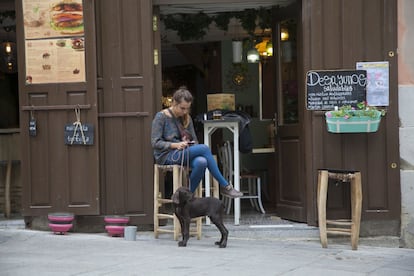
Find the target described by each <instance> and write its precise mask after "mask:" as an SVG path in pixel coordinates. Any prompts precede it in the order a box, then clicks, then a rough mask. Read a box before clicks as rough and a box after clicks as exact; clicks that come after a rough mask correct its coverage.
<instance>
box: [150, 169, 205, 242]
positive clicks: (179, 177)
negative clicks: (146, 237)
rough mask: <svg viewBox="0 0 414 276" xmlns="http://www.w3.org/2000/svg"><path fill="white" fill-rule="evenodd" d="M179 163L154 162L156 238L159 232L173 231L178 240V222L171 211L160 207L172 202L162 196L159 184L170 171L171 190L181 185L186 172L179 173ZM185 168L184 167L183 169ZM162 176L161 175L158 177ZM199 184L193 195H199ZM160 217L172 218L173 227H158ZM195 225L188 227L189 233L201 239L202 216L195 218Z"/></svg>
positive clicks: (179, 230)
mask: <svg viewBox="0 0 414 276" xmlns="http://www.w3.org/2000/svg"><path fill="white" fill-rule="evenodd" d="M181 169H182V168H181V166H180V165H158V164H154V237H155V238H158V235H159V234H161V233H173V236H174V240H178V237H179V235H180V234H181V227H180V222H179V221H178V219H177V217H176V216H175V214H173V213H172V212H170V213H168V212H161V210H160V208H161V206H162V205H163V204H172V200H171V199H170V198H164V197H163V195H162V192H161V191H160V184H164V177H163V176H164V175H165V173H166V172H168V171H171V172H172V175H173V192H174V191H175V190H177V189H178V188H179V187H181V186H182V183H183V177H185V176H187V175H188V172H187V171H186V172H185V173H183V174H181ZM184 170H186V169H184ZM160 176H162V177H160ZM201 189H202V188H201V185H199V186H198V188H197V190H196V192H195V195H196V196H198V197H201ZM160 219H172V220H173V229H167V228H160ZM192 221H195V223H196V227H195V229H194V228H191V229H190V235H196V236H197V239H201V228H202V217H199V218H195V219H193V220H192Z"/></svg>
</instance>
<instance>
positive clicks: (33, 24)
mask: <svg viewBox="0 0 414 276" xmlns="http://www.w3.org/2000/svg"><path fill="white" fill-rule="evenodd" d="M23 15H24V16H23V18H24V35H25V40H26V41H25V46H26V47H25V50H26V83H27V84H32V83H33V84H34V83H51V82H59V83H60V82H84V81H85V52H84V25H83V5H82V0H61V1H56V0H23Z"/></svg>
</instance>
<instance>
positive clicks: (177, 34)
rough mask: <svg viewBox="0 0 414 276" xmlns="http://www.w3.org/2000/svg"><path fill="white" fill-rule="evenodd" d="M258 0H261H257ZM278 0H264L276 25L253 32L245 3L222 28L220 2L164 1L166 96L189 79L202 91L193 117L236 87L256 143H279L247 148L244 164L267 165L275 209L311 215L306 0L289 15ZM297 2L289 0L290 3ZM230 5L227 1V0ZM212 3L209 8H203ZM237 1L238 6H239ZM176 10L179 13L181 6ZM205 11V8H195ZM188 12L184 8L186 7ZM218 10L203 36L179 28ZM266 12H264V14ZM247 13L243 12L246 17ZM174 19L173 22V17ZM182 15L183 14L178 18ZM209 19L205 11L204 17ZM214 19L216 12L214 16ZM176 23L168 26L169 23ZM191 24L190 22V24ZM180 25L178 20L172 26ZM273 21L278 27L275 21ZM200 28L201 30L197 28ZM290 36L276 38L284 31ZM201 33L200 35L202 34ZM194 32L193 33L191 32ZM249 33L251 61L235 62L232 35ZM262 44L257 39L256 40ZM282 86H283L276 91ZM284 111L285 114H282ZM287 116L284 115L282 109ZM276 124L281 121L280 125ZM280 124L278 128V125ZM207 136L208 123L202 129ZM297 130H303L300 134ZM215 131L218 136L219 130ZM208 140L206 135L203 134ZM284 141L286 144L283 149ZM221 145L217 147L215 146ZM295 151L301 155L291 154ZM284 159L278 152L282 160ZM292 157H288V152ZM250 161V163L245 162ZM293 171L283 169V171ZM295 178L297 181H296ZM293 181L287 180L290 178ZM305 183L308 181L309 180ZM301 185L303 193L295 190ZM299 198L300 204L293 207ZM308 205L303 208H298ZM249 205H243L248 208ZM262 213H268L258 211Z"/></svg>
mask: <svg viewBox="0 0 414 276" xmlns="http://www.w3.org/2000/svg"><path fill="white" fill-rule="evenodd" d="M251 2H254V1H251ZM274 2H275V1H269V6H265V7H262V8H261V12H263V11H266V12H267V14H274V15H276V16H271V17H270V18H271V19H270V21H269V23H268V24H269V26H266V25H265V24H264V26H265V27H263V28H260V27H256V28H255V29H254V30H253V31H252V32H249V30H248V29H247V30H246V29H244V27H243V25H242V24H243V22H241V20H239V19H238V18H237V15H235V14H236V13H237V12H242V11H244V10H238V11H235V10H232V9H231V8H230V7H228V10H225V13H223V17H225V16H224V14H227V16H228V14H231V13H233V14H234V17H235V18H231V17H230V19H229V21H228V23H227V24H228V25H227V30H225V31H224V30H220V29H219V27H217V22H215V21H214V20H216V19H217V18H218V17H217V15H221V14H222V13H218V10H220V11H223V9H221V8H220V7H219V6H220V4H218V6H217V7H216V9H217V10H214V11H212V10H211V9H207V8H206V7H205V6H204V5H198V4H194V5H191V7H189V6H188V5H186V10H191V12H188V13H187V14H181V12H183V11H184V9H180V8H182V7H181V6H180V5H177V6H174V5H169V6H168V7H164V6H162V5H161V6H159V7H158V8H159V11H160V13H161V15H160V17H161V24H160V25H161V27H160V29H161V31H160V36H161V54H162V58H161V64H162V74H161V75H162V86H161V90H162V104H163V107H166V106H168V104H169V101H170V98H171V95H172V93H173V91H174V89H175V88H177V87H178V86H179V85H187V86H188V87H189V88H190V91H192V92H193V93H194V94H195V102H194V104H193V113H192V116H193V118H195V117H197V115H199V114H202V113H205V112H206V111H207V100H206V98H207V94H215V93H223V92H224V93H228V92H229V93H234V95H235V99H236V100H235V108H236V109H237V110H243V111H246V112H248V113H249V115H251V117H252V122H251V127H250V129H251V132H252V134H253V137H254V139H253V140H254V141H253V143H254V147H256V148H271V147H273V148H274V147H275V145H276V149H277V150H276V151H275V152H273V153H265V154H246V155H242V160H241V162H242V164H243V165H244V166H245V168H246V169H252V170H261V171H262V172H263V178H264V180H265V181H264V182H265V183H264V184H265V185H264V191H263V198H264V200H265V205H266V209H267V211H268V213H273V214H276V215H279V216H281V215H283V216H282V217H283V218H288V219H291V220H295V221H299V222H304V221H306V216H305V214H306V211H305V208H304V207H305V204H304V202H303V198H305V196H304V195H305V191H304V189H302V188H301V187H298V186H296V185H299V183H300V182H299V179H300V177H301V176H300V175H298V173H297V172H300V171H301V169H300V168H303V165H298V162H300V160H304V158H300V151H299V148H300V139H299V133H298V130H299V129H301V128H300V125H299V116H300V114H299V111H298V110H299V108H298V106H299V101H298V99H299V98H300V95H299V93H298V83H297V80H298V77H297V76H298V70H297V68H298V55H297V54H295V53H296V51H297V48H296V43H297V35H298V32H297V27H298V24H297V17H296V16H298V14H299V7H298V6H297V5H295V6H290V7H289V12H290V13H289V15H290V17H286V16H281V15H282V14H284V12H285V11H286V8H283V7H278V8H275V7H272V5H274V4H275V3H274ZM283 2H284V4H286V5H287V4H292V3H293V2H295V1H283ZM287 2H289V3H287ZM223 5H224V6H225V4H223ZM252 7H254V8H257V5H255V4H254V3H250V6H249V7H246V10H248V9H249V8H252ZM203 9H205V10H203ZM233 9H234V7H233ZM174 11H175V12H176V13H174ZM195 11H197V13H195ZM178 12H180V13H178ZM198 12H202V13H203V16H204V14H206V15H208V16H210V17H213V19H210V20H211V21H210V22H209V25H208V26H209V28H206V29H205V30H207V31H206V33H205V35H204V36H202V38H201V39H198V40H197V39H196V38H195V37H193V38H191V39H189V38H188V36H187V33H183V31H182V30H180V29H178V28H177V29H175V30H174V29H173V28H174V26H177V25H179V20H180V19H181V20H184V19H185V20H187V22H188V20H191V19H192V18H193V16H194V14H196V16H197V17H199V18H201V17H202V16H201V15H200V13H198ZM264 14H265V13H262V14H261V15H262V16H263V15H264ZM239 18H240V17H239ZM167 20H169V21H168V22H166V21H167ZM174 20H175V21H174ZM200 20H201V19H200ZM205 20H206V22H208V19H206V18H205ZM168 24H170V27H169V28H168V27H167V25H168ZM200 24H202V23H200ZM189 25H191V24H190V23H188V24H187V26H189ZM171 26H172V27H171ZM268 27H270V28H268ZM195 33H196V34H197V32H195ZM282 33H283V34H284V35H286V34H287V33H289V35H290V36H289V37H288V38H286V37H283V40H279V39H276V38H279V37H281V34H282ZM194 36H196V35H194ZM182 38H187V39H188V40H185V39H184V40H183V39H182ZM234 40H240V41H243V57H242V59H243V61H242V63H241V64H238V63H234V62H233V56H232V54H233V52H234V51H233V48H232V42H233V41H234ZM259 44H262V45H267V44H270V45H272V44H273V53H274V54H273V53H271V54H268V53H266V54H265V53H264V52H263V50H262V51H261V50H260V48H259V46H258V45H259ZM256 45H257V47H255V46H256ZM251 48H256V49H257V50H259V52H260V53H262V54H261V55H260V62H259V63H253V64H250V63H248V62H247V60H246V54H247V52H248V50H250V49H251ZM237 74H239V75H241V76H242V77H243V81H245V82H244V83H242V84H241V85H237V84H235V83H234V80H233V78H232V77H233V76H235V75H237ZM275 91H277V93H275ZM279 114H280V115H279ZM279 116H280V117H279ZM275 126H277V127H276V128H275ZM276 129H278V130H279V131H278V133H277V134H278V135H277V136H279V133H280V134H281V136H280V137H277V136H276V135H275V130H276ZM199 131H201V132H199V133H200V138H202V126H201V128H200V129H199ZM292 133H294V135H295V136H292ZM213 139H214V137H213ZM220 139H224V140H225V139H226V134H225V133H224V134H223V135H222V136H220V137H218V138H216V141H215V142H213V144H217V143H221V142H222V141H220ZM200 140H202V139H200ZM281 147H284V148H285V149H286V150H283V151H280V150H279V149H281ZM212 150H213V152H215V150H216V149H215V148H212ZM289 151H290V154H292V153H294V158H292V156H291V155H290V154H288V153H289ZM282 159H283V161H281V162H279V161H278V160H282ZM285 159H286V160H285ZM242 169H243V168H242ZM285 171H286V172H288V171H289V173H286V174H285V173H283V174H280V172H285ZM291 174H293V175H295V178H292V177H291V178H290V179H286V177H287V176H288V175H291ZM292 181H294V182H295V187H292ZM283 183H286V185H287V187H284V186H283ZM302 183H303V182H302ZM293 193H296V194H295V195H293ZM292 205H293V207H292ZM298 206H300V208H301V210H300V211H299V212H297V211H292V210H297V209H298ZM242 213H243V209H242ZM257 215H260V214H259V213H257Z"/></svg>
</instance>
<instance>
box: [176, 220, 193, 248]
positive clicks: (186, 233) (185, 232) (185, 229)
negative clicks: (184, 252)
mask: <svg viewBox="0 0 414 276" xmlns="http://www.w3.org/2000/svg"><path fill="white" fill-rule="evenodd" d="M182 220H183V223H182V224H181V235H182V236H183V239H182V241H180V242H179V243H178V246H182V247H184V246H187V242H188V239H189V238H190V219H187V218H182Z"/></svg>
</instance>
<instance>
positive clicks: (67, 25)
mask: <svg viewBox="0 0 414 276" xmlns="http://www.w3.org/2000/svg"><path fill="white" fill-rule="evenodd" d="M23 18H24V35H25V38H26V39H36V38H50V37H66V36H74V35H75V36H81V35H83V6H82V0H70V1H68V0H61V1H60V2H59V1H57V0H24V1H23Z"/></svg>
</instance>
